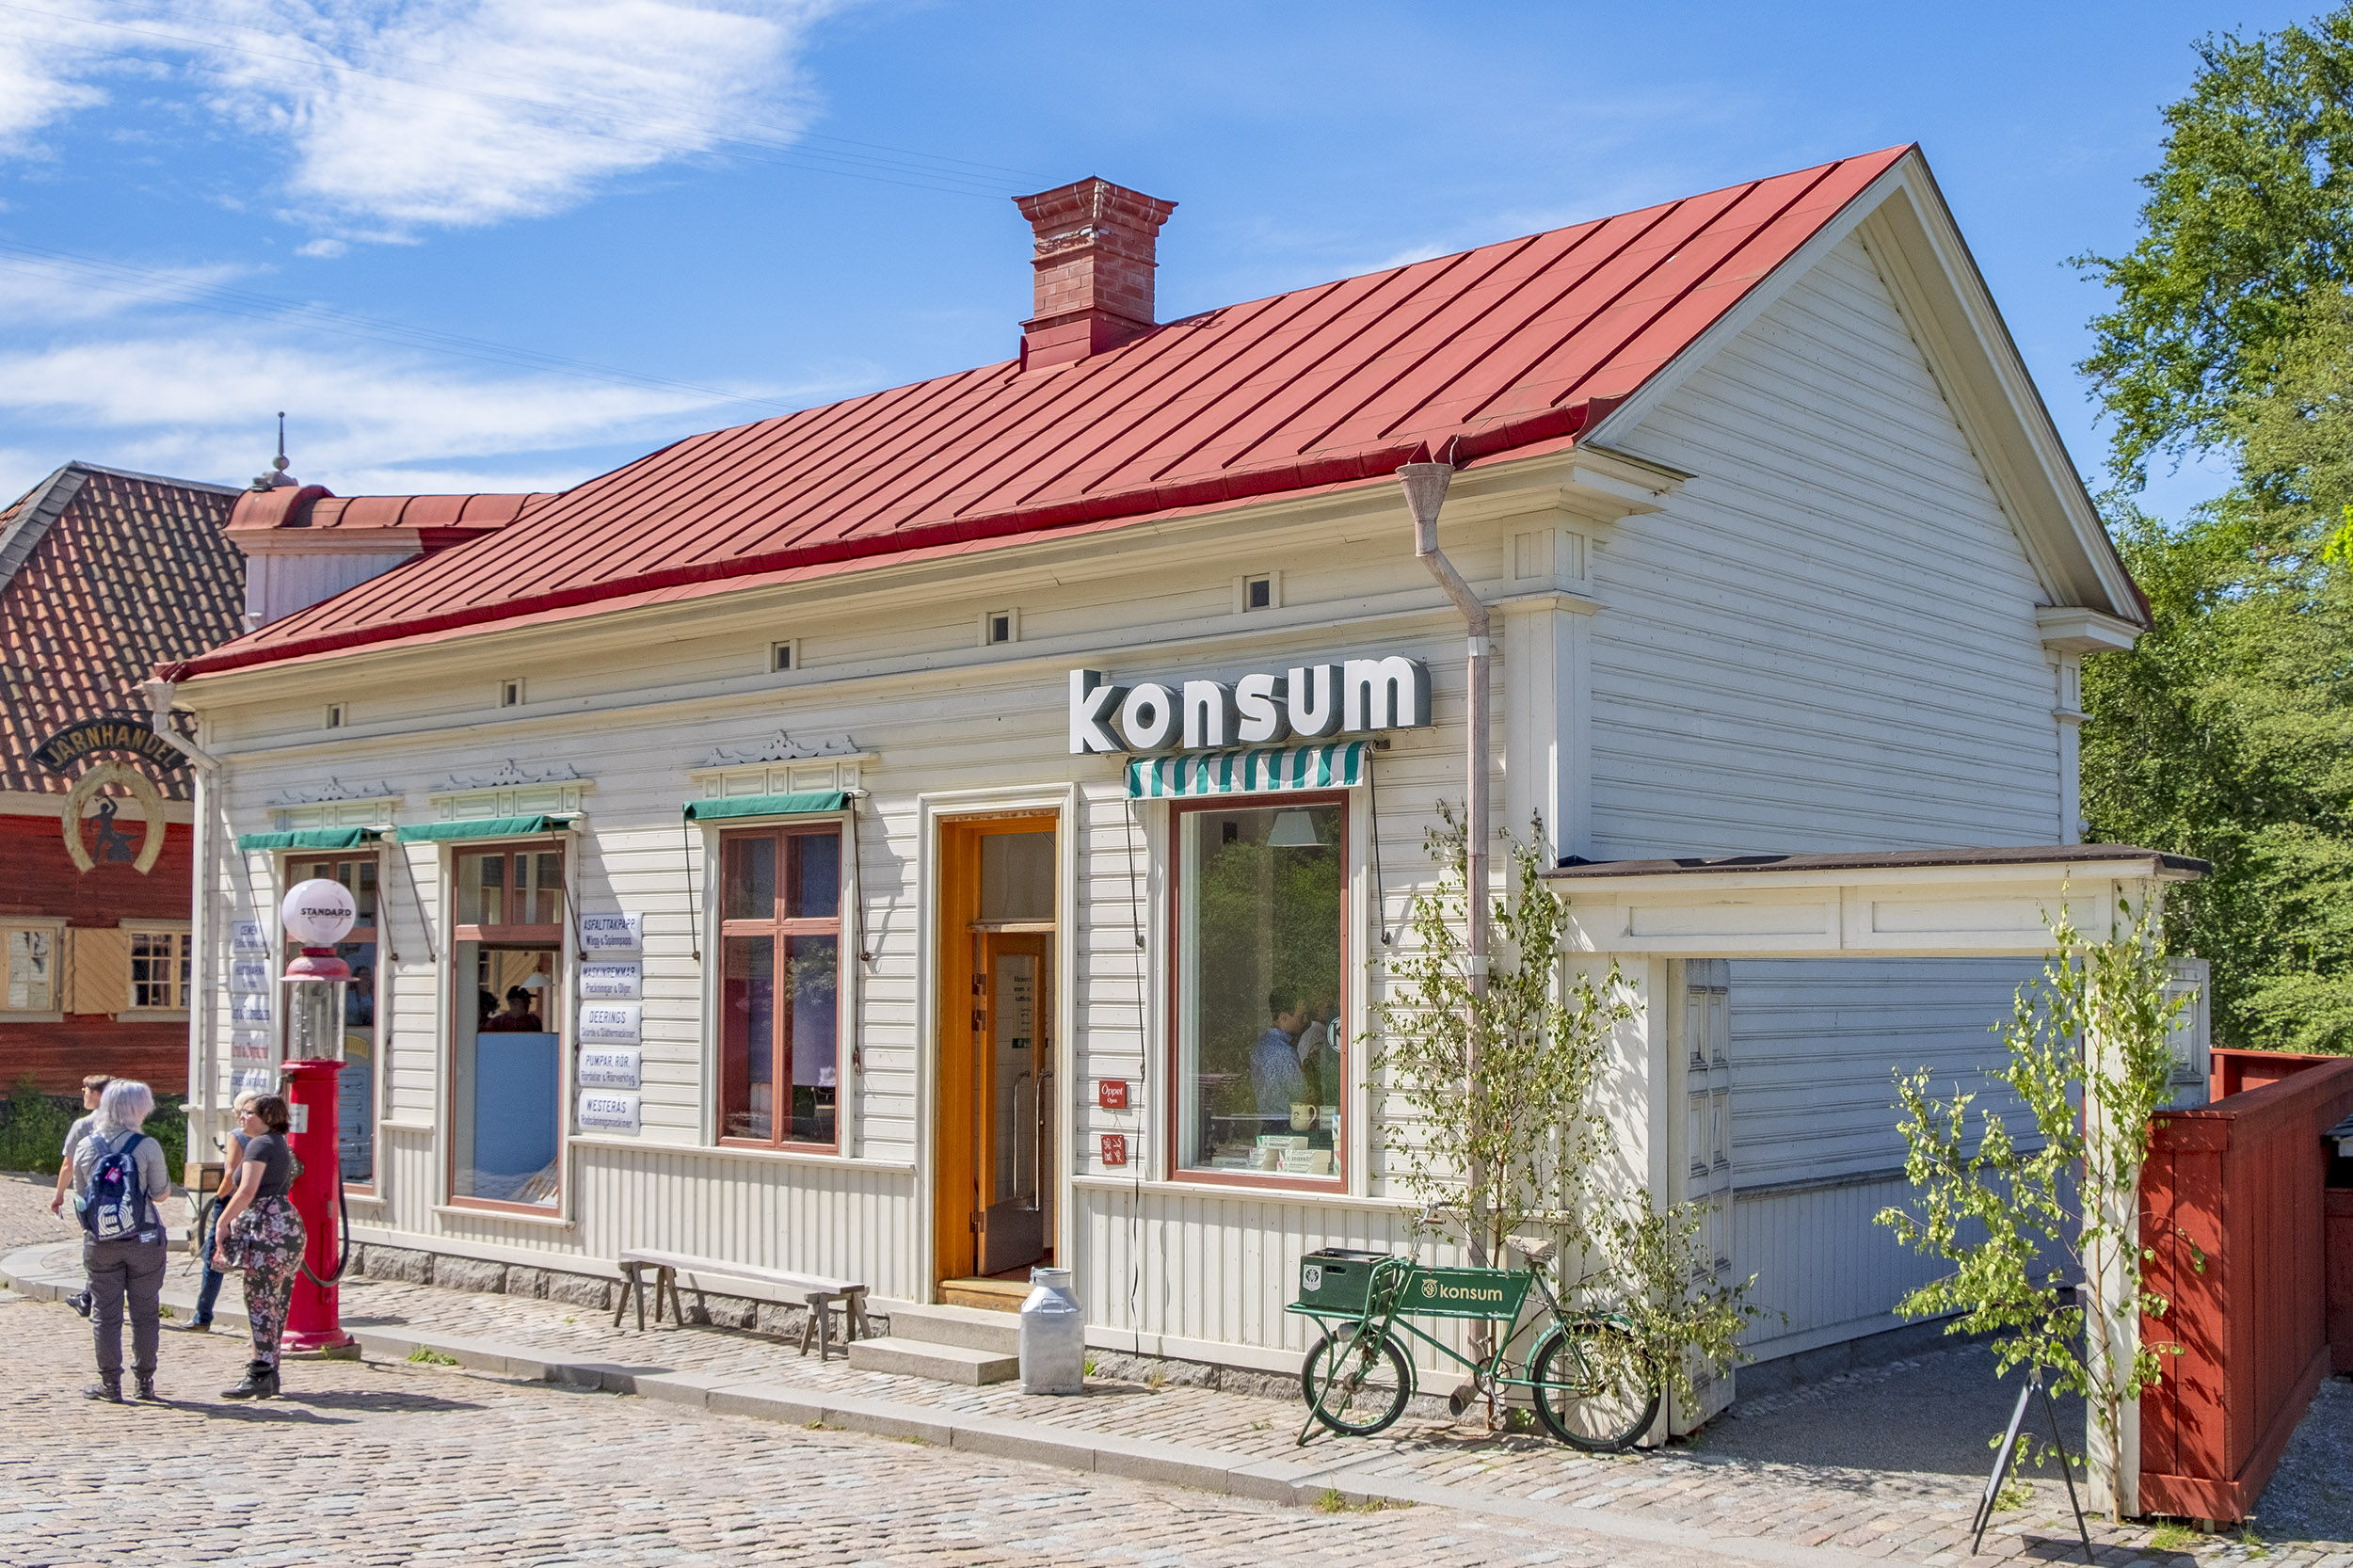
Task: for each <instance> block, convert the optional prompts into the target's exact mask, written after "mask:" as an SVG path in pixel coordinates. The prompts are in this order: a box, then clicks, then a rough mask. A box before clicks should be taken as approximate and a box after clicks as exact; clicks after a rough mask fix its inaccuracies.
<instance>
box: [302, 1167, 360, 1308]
mask: <svg viewBox="0 0 2353 1568" xmlns="http://www.w3.org/2000/svg"><path fill="white" fill-rule="evenodd" d="M335 1208H336V1209H337V1210H338V1213H337V1216H336V1237H337V1239H338V1240H339V1242H340V1245H339V1246H338V1247H337V1249H336V1253H335V1272H333V1273H331V1274H329V1275H328V1276H327V1277H326V1278H325V1279H321V1278H320V1277H319V1276H318V1275H317V1274H315V1273H313V1272H312V1270H311V1260H310V1259H309V1258H308V1257H305V1258H304V1259H303V1260H302V1272H303V1273H304V1274H306V1275H308V1276H309V1278H310V1281H311V1283H312V1284H313V1285H315V1286H317V1287H318V1288H320V1289H322V1290H332V1289H333V1288H335V1282H336V1281H337V1280H339V1279H341V1278H343V1277H344V1271H345V1270H347V1269H349V1268H350V1267H351V1202H350V1200H349V1199H347V1198H345V1197H344V1173H343V1172H342V1171H341V1170H338V1171H337V1172H336V1173H335ZM303 1251H304V1252H306V1253H307V1252H309V1251H310V1248H308V1247H305V1248H303Z"/></svg>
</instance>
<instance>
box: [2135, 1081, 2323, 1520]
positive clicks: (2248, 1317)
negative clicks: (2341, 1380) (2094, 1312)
mask: <svg viewBox="0 0 2353 1568" xmlns="http://www.w3.org/2000/svg"><path fill="white" fill-rule="evenodd" d="M2216 1054H2217V1056H2219V1055H2221V1054H2222V1053H2221V1052H2219V1051H2217V1053H2216ZM2348 1112H2353V1059H2348V1058H2318V1059H2309V1065H2304V1066H2303V1070H2301V1071H2297V1072H2293V1073H2289V1074H2282V1075H2278V1076H2277V1079H2276V1081H2272V1082H2269V1083H2267V1084H2266V1085H2265V1086H2264V1087H2262V1088H2257V1089H2249V1090H2246V1091H2244V1092H2243V1093H2239V1094H2234V1095H2233V1096H2230V1097H2229V1098H2227V1099H2222V1100H2217V1101H2216V1102H2214V1103H2213V1104H2211V1105H2207V1106H2204V1107H2202V1108H2201V1109H2198V1110H2194V1111H2169V1112H2165V1113H2163V1114H2162V1115H2161V1116H2159V1117H2158V1118H2157V1120H2156V1126H2155V1130H2154V1132H2153V1136H2152V1139H2151V1142H2152V1144H2153V1147H2152V1149H2151V1152H2150V1157H2149V1163H2148V1166H2147V1168H2146V1169H2145V1170H2144V1171H2143V1173H2142V1176H2141V1180H2140V1206H2141V1211H2140V1237H2141V1244H2142V1245H2143V1246H2145V1247H2148V1248H2151V1249H2152V1250H2153V1251H2154V1252H2155V1254H2156V1256H2155V1257H2154V1258H2153V1259H2152V1260H2151V1261H2150V1263H2149V1264H2148V1272H2147V1275H2146V1277H2147V1280H2148V1284H2149V1288H2151V1289H2152V1290H2154V1291H2155V1292H2156V1293H2157V1294H2159V1295H2161V1296H2163V1297H2165V1298H2166V1299H2167V1301H2168V1302H2169V1303H2170V1304H2171V1309H2170V1310H2169V1311H2168V1312H2167V1313H2166V1315H2165V1316H2164V1317H2163V1318H2161V1319H2148V1320H2144V1321H2143V1323H2142V1325H2141V1332H2142V1335H2143V1336H2144V1338H2145V1342H2146V1343H2148V1344H2150V1345H2152V1346H2163V1345H2167V1344H2178V1345H2181V1346H2182V1347H2183V1348H2184V1352H2185V1353H2183V1354H2181V1355H2162V1356H2161V1357H2160V1360H2161V1363H2162V1366H2163V1370H2164V1381H2163V1382H2162V1383H2161V1384H2158V1385H2157V1386H2156V1387H2155V1388H2153V1389H2151V1390H2150V1391H2149V1392H2148V1393H2146V1394H2144V1395H2142V1396H2141V1400H2140V1422H2141V1426H2140V1506H2141V1510H2142V1512H2148V1513H2168V1514H2173V1515H2176V1516H2179V1517H2183V1518H2192V1519H2243V1518H2245V1517H2247V1515H2248V1514H2249V1513H2250V1512H2253V1509H2254V1506H2255V1499H2256V1498H2257V1497H2259V1496H2262V1495H2263V1489H2264V1486H2265V1483H2266V1482H2268V1481H2269V1480H2270V1479H2271V1473H2272V1471H2273V1470H2274V1469H2276V1468H2278V1466H2279V1464H2280V1455H2281V1451H2282V1450H2284V1449H2285V1448H2286V1447H2287V1442H2288V1437H2289V1435H2290V1434H2291V1433H2293V1432H2295V1430H2296V1423H2297V1421H2298V1420H2300V1419H2302V1417H2303V1415H2304V1410H2305V1407H2306V1406H2307V1405H2308V1404H2310V1403H2311V1401H2312V1397H2313V1389H2314V1388H2316V1387H2318V1386H2319V1384H2320V1380H2321V1379H2322V1378H2323V1377H2325V1376H2327V1375H2328V1373H2329V1289H2328V1286H2329V1278H2328V1272H2329V1271H2328V1257H2327V1241H2326V1235H2327V1224H2326V1218H2325V1216H2326V1209H2327V1193H2326V1187H2327V1181H2328V1154H2329V1149H2328V1146H2327V1145H2326V1144H2324V1143H2323V1141H2322V1139H2321V1133H2322V1132H2323V1131H2324V1130H2326V1129H2327V1128H2329V1127H2330V1126H2331V1125H2333V1124H2334V1123H2336V1122H2338V1121H2339V1120H2341V1119H2343V1118H2344V1117H2345V1115H2346V1114H2347V1113H2348Z"/></svg>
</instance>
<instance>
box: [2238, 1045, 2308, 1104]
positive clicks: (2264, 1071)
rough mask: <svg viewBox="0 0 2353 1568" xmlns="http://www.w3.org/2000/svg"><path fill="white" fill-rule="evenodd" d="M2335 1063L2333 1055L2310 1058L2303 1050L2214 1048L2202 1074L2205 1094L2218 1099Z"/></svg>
mask: <svg viewBox="0 0 2353 1568" xmlns="http://www.w3.org/2000/svg"><path fill="white" fill-rule="evenodd" d="M2335 1060H2336V1058H2335V1057H2333V1056H2313V1055H2311V1054H2310V1053H2308V1052H2304V1051H2291V1050H2241V1049H2239V1048H2237V1047H2236V1046H2217V1047H2215V1048H2214V1059H2213V1061H2212V1062H2211V1063H2210V1064H2208V1067H2207V1071H2206V1086H2207V1092H2208V1094H2209V1095H2210V1096H2212V1097H2213V1098H2215V1099H2220V1098H2222V1097H2223V1096H2226V1095H2237V1094H2243V1093H2245V1092H2246V1091H2247V1090H2249V1089H2260V1088H2262V1087H2263V1086H2264V1085H2265V1084H2266V1083H2277V1082H2279V1081H2280V1080H2281V1079H2283V1078H2293V1077H2295V1076H2296V1075H2297V1073H2300V1072H2304V1071H2306V1070H2308V1069H2310V1068H2313V1067H2319V1066H2325V1065H2327V1064H2329V1063H2330V1062H2333V1061H2335Z"/></svg>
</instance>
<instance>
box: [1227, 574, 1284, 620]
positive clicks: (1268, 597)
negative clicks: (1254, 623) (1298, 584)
mask: <svg viewBox="0 0 2353 1568" xmlns="http://www.w3.org/2000/svg"><path fill="white" fill-rule="evenodd" d="M1237 586H1238V590H1239V591H1238V592H1237V594H1236V596H1235V597H1236V598H1237V599H1238V600H1240V602H1239V603H1237V604H1236V605H1235V608H1236V609H1238V610H1241V611H1242V612H1244V613H1245V614H1246V613H1248V612H1249V611H1252V610H1273V609H1275V608H1278V607H1279V606H1280V605H1281V604H1282V602H1283V596H1282V593H1281V591H1280V589H1281V584H1279V583H1278V581H1277V580H1276V577H1275V574H1274V573H1273V572H1271V571H1262V572H1259V573H1258V574H1257V576H1255V577H1245V578H1243V579H1242V580H1241V583H1240V584H1238V585H1237Z"/></svg>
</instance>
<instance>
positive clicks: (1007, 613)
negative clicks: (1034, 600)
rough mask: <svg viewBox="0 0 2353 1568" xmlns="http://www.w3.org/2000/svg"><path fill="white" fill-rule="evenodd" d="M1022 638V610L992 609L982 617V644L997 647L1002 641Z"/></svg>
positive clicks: (984, 646)
mask: <svg viewBox="0 0 2353 1568" xmlns="http://www.w3.org/2000/svg"><path fill="white" fill-rule="evenodd" d="M1020 640H1021V612H1020V611H1018V610H991V611H990V612H989V613H988V614H986V615H984V616H982V617H981V646H982V647H983V648H995V647H996V646H997V645H998V644H1000V643H1012V642H1018V641H1020Z"/></svg>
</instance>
